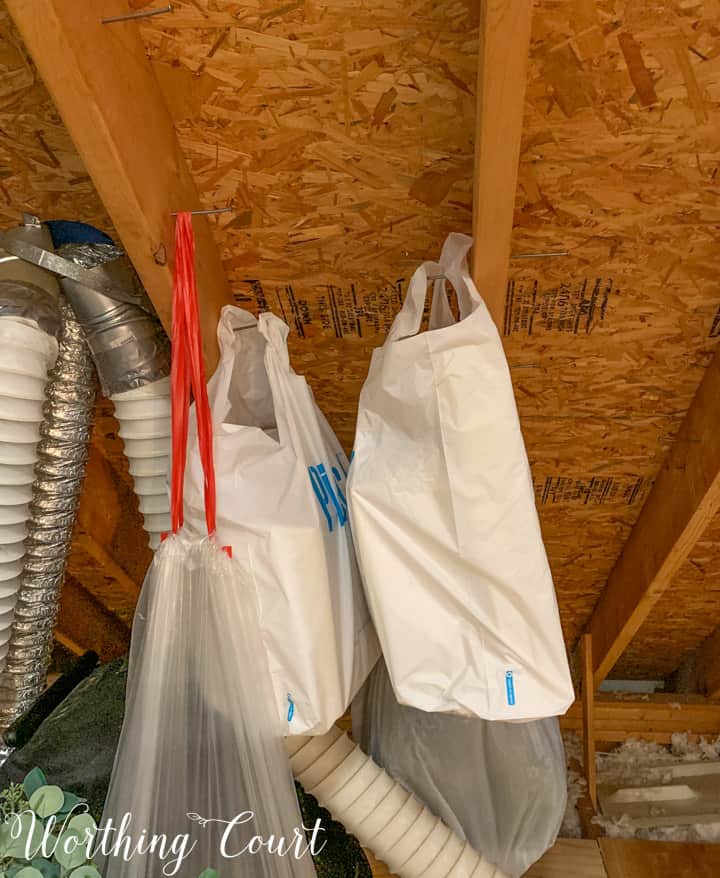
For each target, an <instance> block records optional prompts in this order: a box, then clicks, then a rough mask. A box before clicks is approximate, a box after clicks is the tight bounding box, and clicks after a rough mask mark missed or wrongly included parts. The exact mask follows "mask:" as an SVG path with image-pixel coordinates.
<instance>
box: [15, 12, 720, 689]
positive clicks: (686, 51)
mask: <svg viewBox="0 0 720 878" xmlns="http://www.w3.org/2000/svg"><path fill="white" fill-rule="evenodd" d="M144 5H148V4H147V3H145V2H144V0H134V2H131V3H130V6H131V7H133V8H139V7H142V6H144ZM174 6H175V12H174V13H173V14H172V15H166V16H159V17H156V18H153V19H147V20H146V21H145V23H144V24H143V25H142V29H141V30H142V34H143V38H144V40H145V43H146V45H147V49H148V53H149V55H150V57H151V58H152V61H153V64H154V66H155V69H156V72H157V75H158V77H159V80H160V82H161V85H162V87H163V91H164V93H165V95H166V98H167V101H168V104H169V106H170V108H171V110H172V112H173V114H174V117H175V119H176V122H177V129H178V134H179V137H180V140H181V143H182V145H183V147H184V150H185V154H186V156H187V159H188V162H189V163H190V165H191V168H192V170H193V173H194V176H195V179H196V180H197V184H198V186H199V188H200V190H201V193H202V195H203V199H204V201H205V203H206V204H207V206H224V205H229V206H231V207H232V208H233V212H232V213H231V214H227V215H222V216H221V217H220V218H218V219H217V220H216V221H215V222H216V232H217V239H218V242H219V243H220V245H221V247H222V252H223V258H224V261H225V265H226V267H227V271H228V274H229V276H230V278H231V281H232V284H233V288H234V289H235V291H236V293H237V298H238V301H239V302H240V303H241V304H242V305H244V306H245V307H248V308H250V309H251V310H254V311H255V310H258V309H261V308H271V309H272V310H273V311H275V312H276V313H278V314H280V315H281V316H284V317H285V319H286V320H287V321H288V323H289V324H290V326H291V328H292V329H293V330H294V332H293V334H292V356H293V362H294V365H295V367H296V369H298V371H302V372H304V373H305V374H306V375H307V377H308V379H309V381H310V382H311V384H312V386H313V388H314V389H315V392H316V395H317V398H318V400H319V402H320V404H321V406H322V408H323V409H324V410H325V412H326V413H327V415H328V417H329V418H330V420H331V422H332V423H333V425H334V426H335V428H336V430H337V431H338V433H339V435H340V436H341V439H342V441H343V442H344V444H345V445H346V446H347V447H350V445H351V443H352V437H353V425H354V417H355V410H356V405H357V396H358V393H359V390H360V387H361V384H362V381H363V379H364V376H365V373H366V369H367V363H368V358H369V355H370V352H371V350H372V348H373V347H375V346H376V345H378V344H380V343H381V342H382V338H383V334H384V332H385V330H386V329H387V327H388V325H389V323H390V322H391V320H392V317H393V315H394V313H395V312H396V310H397V307H398V304H399V301H400V296H401V291H402V289H403V288H404V284H405V282H406V280H407V278H408V277H409V275H410V273H411V271H412V269H413V267H414V266H415V265H416V264H417V263H418V262H419V261H421V260H423V259H424V258H433V257H435V256H436V255H437V253H438V251H439V248H440V245H441V243H442V240H443V238H444V236H445V235H446V234H447V232H449V231H451V230H460V231H466V232H469V231H470V218H471V177H472V147H473V126H474V89H475V86H474V82H475V72H476V53H477V40H476V26H477V21H476V14H477V13H476V10H477V3H476V2H474V0H449V2H448V0H445V2H442V0H441V2H437V0H419V2H400V0H365V2H361V0H304V2H303V0H299V2H292V0H290V2H287V3H281V2H277V0H247V2H246V0H243V2H235V0H179V2H176V3H174ZM123 26H125V25H123ZM130 26H135V25H130ZM3 35H4V39H3V41H2V43H1V44H0V64H2V65H3V67H4V69H5V71H6V75H5V76H4V77H3V86H2V90H1V91H0V116H1V120H0V150H1V151H2V168H1V170H0V176H1V178H2V180H1V182H2V189H0V192H1V193H2V195H3V200H4V203H2V204H0V219H2V221H3V222H4V224H10V223H14V222H16V220H17V215H18V212H19V211H20V210H21V209H23V208H28V209H32V210H34V211H36V212H38V213H40V214H41V215H42V216H43V217H48V218H49V217H57V216H60V215H64V216H70V217H73V218H79V219H85V220H88V221H90V222H95V223H97V224H99V225H100V226H101V227H103V228H109V226H110V224H109V221H108V220H107V218H106V217H105V216H104V215H103V212H102V208H101V206H100V205H99V203H98V200H97V197H96V196H95V193H94V190H93V188H92V185H91V183H90V181H89V180H88V178H87V175H86V174H85V172H84V169H83V168H82V165H81V163H80V161H79V159H78V157H77V155H76V154H75V152H74V150H73V148H72V145H71V143H70V141H69V138H68V137H67V134H66V132H65V131H64V129H63V127H62V124H61V123H60V121H59V119H58V118H57V116H56V114H55V111H54V109H53V107H52V104H51V102H50V101H49V99H48V97H47V94H46V93H45V91H44V89H43V87H42V86H41V84H39V83H38V82H37V81H36V79H35V77H34V74H33V70H32V67H31V65H30V64H29V63H28V61H27V58H26V57H25V53H24V50H23V49H22V46H20V45H19V44H18V43H17V40H16V38H15V37H14V36H13V35H12V30H11V28H9V26H8V22H7V19H5V20H4V22H3ZM507 51H508V52H512V51H513V47H512V46H508V47H507ZM119 75H121V74H119ZM719 101H720V2H718V0H703V2H693V0H676V2H670V0H642V2H640V0H637V2H621V0H598V2H592V0H573V2H572V3H568V2H564V0H563V2H559V0H536V3H535V13H534V24H533V38H532V47H531V59H530V69H529V75H528V93H527V100H526V115H525V128H524V137H523V148H522V158H521V165H520V184H519V188H518V195H517V203H516V214H515V231H514V240H513V251H514V252H515V253H516V254H524V253H536V252H545V251H562V250H567V251H569V255H567V256H565V257H556V258H531V259H523V260H520V259H518V260H514V261H513V263H512V269H511V281H510V285H509V289H508V302H507V308H506V315H505V321H504V325H503V327H502V329H503V334H504V341H505V344H506V350H507V355H508V359H509V362H510V365H511V370H512V374H513V380H514V383H515V390H516V395H517V400H518V406H519V409H520V415H521V419H522V424H523V429H524V432H525V437H526V442H527V447H528V452H529V455H530V458H531V464H532V470H533V476H534V480H535V484H536V488H537V499H538V504H539V509H540V515H541V522H542V527H543V533H544V536H545V540H546V544H547V548H548V553H549V556H550V560H551V564H552V568H553V573H554V576H555V582H556V586H557V590H558V598H559V602H560V607H561V613H562V618H563V624H564V628H565V633H566V637H567V640H568V643H570V644H572V643H573V642H574V641H575V639H576V637H577V635H578V634H579V632H580V630H581V628H582V626H583V625H584V623H585V622H586V621H587V619H588V616H589V614H590V612H591V611H592V608H593V606H594V604H595V601H596V600H597V597H598V595H599V593H600V591H601V590H602V587H603V585H604V583H605V581H606V578H607V575H608V572H609V571H610V569H611V567H612V565H613V563H614V561H615V559H616V558H617V556H618V553H619V551H620V549H621V547H622V545H623V542H624V540H625V539H626V537H627V534H628V532H629V530H630V528H631V527H632V525H633V523H634V521H635V520H636V518H637V515H638V513H639V511H640V508H641V506H642V503H643V501H644V499H645V497H646V496H647V492H648V489H649V487H650V485H651V483H652V480H653V478H654V475H655V473H656V472H657V470H658V467H659V464H660V461H661V460H662V458H663V455H664V454H665V452H666V450H667V448H668V447H669V445H670V443H671V442H672V439H673V436H674V434H675V431H676V430H677V427H678V425H679V423H680V420H681V419H682V416H683V414H684V412H685V411H686V409H687V407H688V404H689V401H690V399H691V397H692V395H693V393H694V391H695V389H696V387H697V385H698V383H699V381H700V378H701V376H702V372H703V369H704V367H705V365H706V364H707V362H708V360H709V357H710V355H711V353H712V351H713V349H714V347H715V345H716V343H717V342H716V338H717V337H718V336H720V285H719V283H718V268H719V267H720V265H719V263H720V257H718V249H717V242H716V238H717V223H718V219H720V211H719V210H718V202H717V197H718V189H719V187H720V181H719V180H718V176H717V175H718V163H719V160H720V156H719V154H718V144H719V143H720V111H719V107H718V102H719ZM481 197H482V195H481ZM718 540H720V528H712V529H711V530H710V531H709V532H708V535H707V539H706V540H704V541H703V542H702V543H701V544H699V545H698V547H697V550H696V552H695V555H696V556H697V557H695V556H694V557H693V559H692V560H691V562H689V563H688V565H686V568H685V569H684V570H683V571H682V574H681V575H680V576H679V577H678V581H677V583H676V584H675V586H674V587H673V589H672V590H671V592H670V594H669V595H668V597H667V598H665V599H663V600H662V601H661V603H660V604H659V605H658V607H657V608H656V610H655V611H654V613H653V614H652V616H651V617H650V619H649V620H648V622H647V623H646V624H645V625H644V626H643V628H642V629H641V631H640V632H639V634H638V636H637V637H636V639H635V641H634V643H633V645H632V646H631V648H630V650H629V651H628V653H627V656H626V658H625V659H623V660H622V662H621V665H620V666H619V667H618V669H617V673H622V674H628V675H634V674H639V673H642V674H650V675H658V674H663V673H666V672H669V671H671V670H673V669H674V668H675V667H676V666H677V664H678V663H679V662H680V661H681V660H682V659H683V658H684V657H685V656H686V655H687V653H688V651H689V650H691V649H692V648H693V647H695V646H697V644H698V643H699V642H700V641H701V640H702V639H703V637H704V636H705V635H706V634H707V633H708V631H709V629H711V628H712V627H714V624H715V622H716V621H717V622H720V595H719V594H718V591H717V584H715V586H714V589H715V590H713V582H714V579H713V573H712V571H713V569H714V568H716V567H717V566H718V565H717V560H718V555H720V550H719V547H718Z"/></svg>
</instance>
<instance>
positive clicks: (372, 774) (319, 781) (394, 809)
mask: <svg viewBox="0 0 720 878" xmlns="http://www.w3.org/2000/svg"><path fill="white" fill-rule="evenodd" d="M287 749H288V754H289V756H290V765H291V766H292V770H293V774H294V775H295V777H296V778H297V780H298V781H300V783H301V784H302V785H303V787H304V789H305V790H306V791H307V792H308V793H311V794H312V795H313V796H315V798H316V799H317V800H318V802H319V803H320V804H321V805H322V806H323V807H324V808H327V809H328V811H330V813H331V814H332V816H333V817H334V818H335V819H336V820H339V821H340V822H341V823H342V824H343V825H344V826H345V828H346V829H347V830H348V832H351V833H352V834H353V835H355V836H356V837H357V839H358V841H359V842H360V843H361V844H362V845H363V846H364V847H367V848H369V849H370V850H371V851H372V852H373V853H374V854H375V856H376V857H378V859H380V860H382V861H383V862H385V863H387V865H388V866H389V867H390V869H391V870H392V871H393V872H395V873H396V874H397V875H399V876H400V878H451V876H452V878H506V876H505V874H504V873H503V872H502V871H501V870H500V869H499V868H498V867H497V866H495V865H493V864H492V863H489V862H488V861H487V860H486V859H484V857H483V856H482V854H480V853H478V851H476V850H475V849H474V848H472V847H471V846H470V844H468V843H467V842H466V841H464V840H463V839H461V838H459V837H458V836H457V835H455V833H454V832H453V831H452V830H451V829H450V828H449V827H448V826H446V825H445V824H444V823H443V822H442V820H440V819H439V818H438V817H436V816H435V815H434V814H433V813H432V812H431V811H430V810H429V809H428V808H426V807H425V805H423V804H422V802H420V801H419V800H418V799H416V798H415V797H414V796H413V795H412V794H411V793H409V792H408V791H407V790H406V789H405V788H404V787H402V786H401V785H400V784H399V783H397V782H396V781H394V780H393V779H392V777H390V775H389V774H387V773H386V772H385V771H384V770H383V769H382V768H380V766H379V765H377V763H375V762H374V761H373V760H372V758H371V757H370V756H368V755H367V754H366V753H363V751H362V750H361V749H360V748H359V747H358V746H357V745H356V744H354V743H353V742H352V741H351V740H350V738H349V737H348V736H347V735H346V734H345V733H344V732H343V731H341V730H340V729H338V728H337V727H336V726H335V727H333V728H332V729H331V730H330V731H329V732H328V733H327V734H325V735H318V736H316V737H312V738H305V737H292V738H288V739H287Z"/></svg>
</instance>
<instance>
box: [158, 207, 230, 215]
mask: <svg viewBox="0 0 720 878" xmlns="http://www.w3.org/2000/svg"><path fill="white" fill-rule="evenodd" d="M189 212H190V213H191V214H192V215H193V216H209V215H210V214H216V213H232V212H233V208H232V207H211V208H209V209H208V210H191V211H189ZM178 213H180V211H173V214H172V215H173V216H177V215H178Z"/></svg>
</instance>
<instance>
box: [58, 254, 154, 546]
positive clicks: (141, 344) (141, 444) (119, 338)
mask: <svg viewBox="0 0 720 878" xmlns="http://www.w3.org/2000/svg"><path fill="white" fill-rule="evenodd" d="M58 253H59V255H60V256H61V257H62V258H63V260H65V261H66V262H67V263H72V264H73V265H74V266H76V267H77V268H78V269H80V270H82V269H84V270H85V272H84V273H78V272H77V271H76V272H75V274H74V276H73V277H68V276H64V277H61V278H60V286H61V288H62V290H63V293H64V294H65V296H66V297H67V299H68V301H69V302H70V304H71V306H72V308H73V311H74V312H75V315H76V317H77V320H78V322H79V323H80V326H81V327H82V328H83V330H84V332H85V337H86V339H87V342H88V345H89V347H90V351H91V353H92V357H93V359H94V361H95V366H96V368H97V371H98V376H99V378H100V383H101V385H102V388H103V392H104V393H105V395H106V396H108V397H109V398H110V399H111V400H112V402H113V405H114V406H115V415H116V417H117V419H118V421H119V422H120V436H121V438H122V440H123V442H124V444H125V454H126V455H127V457H128V460H129V465H130V474H131V475H132V477H133V481H134V485H135V493H136V494H137V495H138V500H139V506H140V512H141V513H142V515H143V522H144V527H145V530H146V532H147V533H148V536H149V538H150V545H151V546H152V548H157V546H158V545H159V543H160V535H161V534H162V533H163V532H164V531H168V530H169V529H170V502H169V497H168V492H167V486H166V473H167V469H168V464H169V456H170V379H169V375H170V345H169V341H168V338H167V335H166V333H165V330H164V329H163V328H162V325H161V324H160V321H159V320H158V318H157V316H156V315H155V311H154V309H153V307H152V304H151V302H150V299H149V298H148V296H147V294H146V292H145V290H144V289H143V287H142V285H141V284H140V281H139V279H138V277H137V274H136V273H135V270H134V269H133V267H132V264H131V262H130V260H129V259H128V258H127V256H126V255H125V254H124V252H123V251H122V250H120V249H119V248H118V247H115V246H113V245H112V244H68V245H66V246H64V247H61V248H60V249H59V251H58Z"/></svg>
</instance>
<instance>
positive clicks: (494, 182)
mask: <svg viewBox="0 0 720 878" xmlns="http://www.w3.org/2000/svg"><path fill="white" fill-rule="evenodd" d="M531 19H532V0H483V2H482V3H480V31H479V49H478V79H477V96H476V119H475V177H474V182H473V238H474V244H473V253H472V276H473V279H474V281H475V284H476V286H477V288H478V290H479V291H480V295H481V296H482V297H483V298H484V299H485V302H486V304H487V306H488V308H489V309H490V313H491V314H492V316H493V319H494V320H495V323H496V324H497V326H498V327H499V328H500V331H501V332H502V326H503V320H504V311H505V298H506V291H507V277H508V267H509V262H510V242H511V236H512V226H513V211H514V208H515V192H516V190H517V178H518V163H519V159H520V140H521V137H522V124H523V110H524V102H525V85H526V81H527V64H528V55H529V51H530V23H531Z"/></svg>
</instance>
